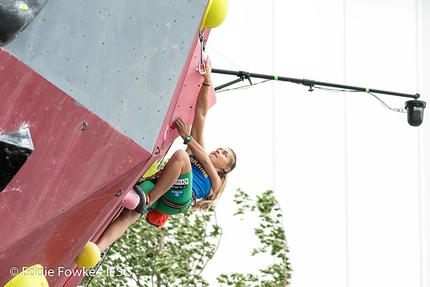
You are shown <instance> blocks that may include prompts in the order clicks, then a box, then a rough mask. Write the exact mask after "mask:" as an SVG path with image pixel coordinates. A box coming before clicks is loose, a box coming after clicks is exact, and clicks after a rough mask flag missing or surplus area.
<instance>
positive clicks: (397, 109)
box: [216, 80, 407, 113]
mask: <svg viewBox="0 0 430 287" xmlns="http://www.w3.org/2000/svg"><path fill="white" fill-rule="evenodd" d="M268 81H272V80H264V81H261V82H258V83H255V84H252V85H250V84H248V85H245V86H240V87H237V88H231V89H225V88H224V89H222V90H218V91H216V93H222V92H228V91H234V90H244V89H249V88H252V87H253V86H256V85H259V84H263V83H266V82H268ZM292 83H293V84H297V85H301V86H307V85H304V84H303V83H294V82H292ZM314 88H315V89H319V90H322V91H326V92H340V93H366V94H369V95H371V96H373V97H375V98H376V99H377V100H378V101H379V102H380V103H381V105H382V106H383V107H385V108H387V109H389V110H391V111H393V112H397V113H406V112H407V110H406V109H405V108H403V107H402V108H393V107H391V106H389V105H388V104H387V103H385V102H384V101H383V100H382V99H381V98H379V97H378V96H376V95H375V94H374V93H372V92H361V91H356V90H348V89H340V88H339V89H337V88H327V87H320V86H310V89H309V91H313V89H314Z"/></svg>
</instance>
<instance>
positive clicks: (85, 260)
mask: <svg viewBox="0 0 430 287" xmlns="http://www.w3.org/2000/svg"><path fill="white" fill-rule="evenodd" d="M99 261H100V249H99V247H98V246H97V245H96V244H95V243H93V242H87V244H85V246H84V248H83V249H82V251H81V253H79V255H78V257H76V259H75V263H76V265H78V266H79V267H81V268H86V269H90V268H93V267H94V266H96V265H97V263H98V262H99Z"/></svg>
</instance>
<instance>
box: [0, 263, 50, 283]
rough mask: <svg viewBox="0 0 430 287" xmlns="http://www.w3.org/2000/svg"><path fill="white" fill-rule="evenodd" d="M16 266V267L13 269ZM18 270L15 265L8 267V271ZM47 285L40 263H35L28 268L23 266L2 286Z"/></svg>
mask: <svg viewBox="0 0 430 287" xmlns="http://www.w3.org/2000/svg"><path fill="white" fill-rule="evenodd" d="M14 268H16V269H14ZM14 271H18V268H17V267H12V268H10V271H9V272H10V273H11V274H13V272H14ZM21 286H25V287H49V284H48V280H46V277H45V275H44V270H43V267H42V265H40V264H36V265H33V266H30V267H28V268H25V269H24V268H23V271H22V272H20V273H19V274H18V275H16V276H15V277H13V278H12V279H10V280H9V282H7V283H6V285H4V287H21Z"/></svg>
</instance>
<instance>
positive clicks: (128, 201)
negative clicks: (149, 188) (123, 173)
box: [121, 189, 140, 210]
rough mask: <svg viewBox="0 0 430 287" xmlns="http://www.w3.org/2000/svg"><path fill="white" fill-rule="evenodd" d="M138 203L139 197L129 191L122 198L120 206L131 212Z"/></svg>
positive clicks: (132, 190)
mask: <svg viewBox="0 0 430 287" xmlns="http://www.w3.org/2000/svg"><path fill="white" fill-rule="evenodd" d="M139 202H140V196H139V195H138V194H137V193H136V192H135V191H134V189H130V190H129V192H127V194H126V195H125V196H124V197H123V198H122V200H121V205H122V206H124V207H125V208H127V209H130V210H133V209H135V208H136V206H137V205H138V204H139Z"/></svg>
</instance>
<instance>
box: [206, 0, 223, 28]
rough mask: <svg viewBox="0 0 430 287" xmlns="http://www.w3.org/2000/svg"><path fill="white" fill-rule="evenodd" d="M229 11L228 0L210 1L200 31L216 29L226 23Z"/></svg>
mask: <svg viewBox="0 0 430 287" xmlns="http://www.w3.org/2000/svg"><path fill="white" fill-rule="evenodd" d="M227 11H228V0H209V3H208V6H207V7H206V12H205V15H204V16H203V21H202V26H201V27H200V29H209V28H215V27H218V26H219V25H221V24H222V22H224V19H225V16H226V15H227Z"/></svg>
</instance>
